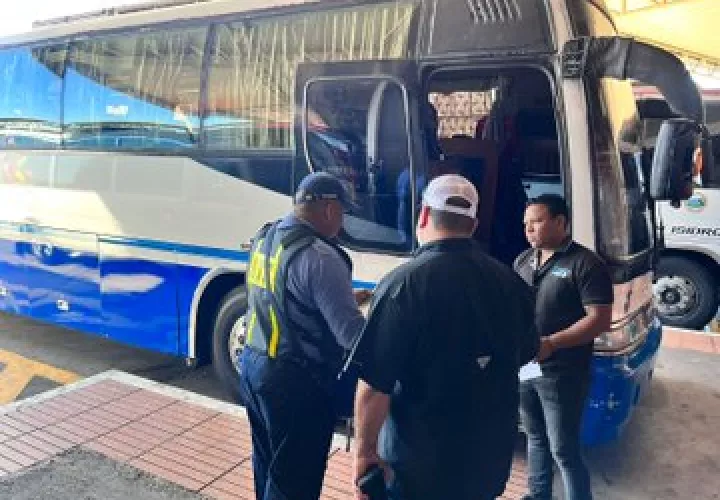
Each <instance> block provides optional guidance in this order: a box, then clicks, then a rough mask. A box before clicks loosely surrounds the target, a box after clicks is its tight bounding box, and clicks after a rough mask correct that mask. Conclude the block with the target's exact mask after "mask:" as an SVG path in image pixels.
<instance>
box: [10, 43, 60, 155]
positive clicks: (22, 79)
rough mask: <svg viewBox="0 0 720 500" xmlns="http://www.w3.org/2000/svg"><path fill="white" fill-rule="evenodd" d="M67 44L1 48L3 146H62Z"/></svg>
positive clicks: (21, 147)
mask: <svg viewBox="0 0 720 500" xmlns="http://www.w3.org/2000/svg"><path fill="white" fill-rule="evenodd" d="M65 52H66V49H65V47H64V46H57V47H40V48H20V49H10V50H3V51H0V148H2V149H44V148H58V147H60V137H61V125H60V118H61V109H62V75H63V71H64V65H65Z"/></svg>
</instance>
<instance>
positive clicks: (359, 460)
mask: <svg viewBox="0 0 720 500" xmlns="http://www.w3.org/2000/svg"><path fill="white" fill-rule="evenodd" d="M376 464H377V465H379V466H380V468H382V470H383V475H384V476H385V482H386V483H387V482H389V481H390V479H391V478H392V471H391V469H390V467H388V465H387V464H386V463H385V462H383V461H382V460H381V459H380V457H379V456H378V454H377V453H376V452H374V451H368V450H362V449H360V448H356V449H355V457H354V460H353V475H352V478H353V488H354V490H355V500H368V496H367V495H365V494H364V493H363V492H361V491H360V490H359V489H358V487H357V486H356V484H357V481H358V479H360V478H361V477H362V476H363V475H364V474H365V473H366V472H367V471H368V470H370V467H372V466H373V465H376Z"/></svg>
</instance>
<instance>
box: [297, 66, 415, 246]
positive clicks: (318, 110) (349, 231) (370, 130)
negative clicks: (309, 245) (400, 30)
mask: <svg viewBox="0 0 720 500" xmlns="http://www.w3.org/2000/svg"><path fill="white" fill-rule="evenodd" d="M419 95H420V94H419V84H418V70H417V65H416V64H415V63H414V62H412V61H373V62H341V63H326V64H322V63H320V64H316V63H312V64H301V65H300V66H299V67H298V71H297V80H296V96H297V97H296V99H297V101H298V102H297V106H298V108H299V109H301V110H302V116H301V117H300V120H299V126H298V127H297V128H296V130H297V134H298V137H297V140H296V160H295V168H294V170H295V185H297V182H299V180H300V179H301V178H302V177H303V176H304V175H306V174H307V173H308V172H310V171H326V172H329V173H331V174H333V175H335V176H337V177H339V178H340V179H341V180H342V181H343V182H344V184H345V185H346V188H347V189H348V191H349V192H350V193H351V194H352V196H353V198H354V201H355V202H356V204H357V205H358V209H357V210H356V211H354V212H353V213H350V214H347V216H346V218H345V225H344V228H343V229H344V231H343V235H342V240H343V243H345V244H347V245H348V246H349V247H351V248H355V249H367V250H374V251H381V252H382V251H385V252H391V253H404V252H407V251H408V250H409V249H411V248H412V246H413V241H414V234H413V233H414V230H413V224H412V221H413V219H414V218H413V213H414V209H413V207H414V206H415V204H416V201H417V197H418V195H419V189H418V188H419V187H420V185H421V184H422V183H423V181H422V179H423V176H424V166H425V165H424V162H423V164H418V163H417V162H416V161H414V160H415V159H417V158H422V157H423V148H422V143H423V141H422V140H419V139H420V137H421V132H420V127H419V116H418V109H419V104H420V98H419Z"/></svg>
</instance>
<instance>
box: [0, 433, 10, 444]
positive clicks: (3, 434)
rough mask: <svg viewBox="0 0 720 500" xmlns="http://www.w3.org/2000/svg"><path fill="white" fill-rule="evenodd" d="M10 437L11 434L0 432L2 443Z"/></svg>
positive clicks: (0, 441)
mask: <svg viewBox="0 0 720 500" xmlns="http://www.w3.org/2000/svg"><path fill="white" fill-rule="evenodd" d="M10 438H11V436H10V435H9V434H5V433H4V432H0V443H2V442H3V441H7V440H8V439H10Z"/></svg>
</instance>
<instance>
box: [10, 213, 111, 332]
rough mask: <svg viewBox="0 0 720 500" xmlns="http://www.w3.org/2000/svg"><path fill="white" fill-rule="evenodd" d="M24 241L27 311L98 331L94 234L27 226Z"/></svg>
mask: <svg viewBox="0 0 720 500" xmlns="http://www.w3.org/2000/svg"><path fill="white" fill-rule="evenodd" d="M28 231H29V234H30V236H31V237H32V240H33V242H32V243H26V244H25V245H24V247H23V248H24V253H25V263H26V266H25V269H26V272H25V279H26V281H27V284H28V287H29V301H30V314H31V315H32V316H33V317H34V318H36V319H39V320H41V321H48V322H51V323H55V324H57V325H62V326H66V327H68V328H74V329H78V330H83V331H86V332H91V333H98V332H100V331H101V319H100V277H99V274H98V255H97V238H96V236H95V235H94V234H88V233H81V232H75V231H65V230H58V229H50V228H46V227H40V226H30V227H29V228H28Z"/></svg>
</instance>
